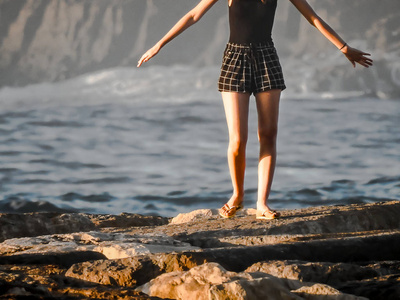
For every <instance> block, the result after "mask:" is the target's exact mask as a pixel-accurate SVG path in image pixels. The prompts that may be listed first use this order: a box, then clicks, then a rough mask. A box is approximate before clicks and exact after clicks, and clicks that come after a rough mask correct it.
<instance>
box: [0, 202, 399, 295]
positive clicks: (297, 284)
mask: <svg viewBox="0 0 400 300" xmlns="http://www.w3.org/2000/svg"><path fill="white" fill-rule="evenodd" d="M254 213H255V211H254V210H252V209H247V210H244V212H243V213H241V214H240V215H238V216H237V217H236V218H234V219H228V220H225V219H222V218H220V217H219V216H218V214H217V212H216V211H215V210H208V209H204V210H198V211H194V212H191V213H188V214H181V215H178V216H177V217H175V218H173V219H168V218H163V217H153V216H141V215H136V214H121V215H118V216H115V215H93V214H83V213H66V214H65V213H27V214H0V227H1V235H0V299H385V300H386V299H399V298H400V284H399V283H400V281H399V279H400V218H399V215H400V202H399V201H391V202H381V203H374V204H356V205H350V206H325V207H311V208H306V209H298V210H286V211H282V217H281V218H280V219H278V220H271V221H260V220H256V219H255V218H254Z"/></svg>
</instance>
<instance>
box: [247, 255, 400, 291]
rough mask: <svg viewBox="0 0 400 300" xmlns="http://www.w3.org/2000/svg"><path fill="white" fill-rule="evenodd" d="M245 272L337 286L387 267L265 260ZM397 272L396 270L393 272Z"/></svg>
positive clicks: (360, 278)
mask: <svg viewBox="0 0 400 300" xmlns="http://www.w3.org/2000/svg"><path fill="white" fill-rule="evenodd" d="M246 272H263V273H268V274H271V275H273V276H276V277H279V278H287V279H294V280H300V281H306V282H318V283H325V284H329V285H332V286H338V285H339V284H340V283H345V282H349V281H354V280H363V279H368V278H374V277H378V276H381V275H382V272H385V273H386V272H387V269H382V268H380V267H379V266H378V265H376V264H375V265H367V266H363V265H357V264H355V263H353V264H350V263H329V262H305V261H265V262H258V263H256V264H254V265H252V266H251V267H249V268H247V269H246ZM398 272H399V270H396V271H395V272H394V273H398Z"/></svg>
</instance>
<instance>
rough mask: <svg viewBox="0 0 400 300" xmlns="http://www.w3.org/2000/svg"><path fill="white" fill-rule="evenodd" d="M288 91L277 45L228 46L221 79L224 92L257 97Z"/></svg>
mask: <svg viewBox="0 0 400 300" xmlns="http://www.w3.org/2000/svg"><path fill="white" fill-rule="evenodd" d="M285 88H286V86H285V81H284V79H283V73H282V68H281V65H280V63H279V58H278V55H277V53H276V49H275V47H274V45H273V43H262V44H233V43H228V44H227V46H226V49H225V52H224V57H223V61H222V66H221V75H220V77H219V80H218V90H219V91H220V92H241V93H250V94H251V93H254V94H256V93H259V92H264V91H268V90H272V89H280V90H284V89H285Z"/></svg>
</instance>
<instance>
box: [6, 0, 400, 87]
mask: <svg viewBox="0 0 400 300" xmlns="http://www.w3.org/2000/svg"><path fill="white" fill-rule="evenodd" d="M197 2H198V0H176V1H173V4H171V1H168V0H157V1H155V0H113V1H103V0H100V1H95V0H89V1H77V0H70V1H60V0H3V1H1V2H0V53H1V56H0V86H4V85H8V86H20V85H25V84H28V83H34V82H40V81H57V80H62V79H65V78H71V77H74V76H76V75H79V74H82V73H87V72H92V71H95V70H99V69H104V68H113V67H117V66H132V67H134V66H135V65H136V61H137V60H138V58H139V57H140V55H141V54H142V53H143V51H145V50H146V49H147V48H148V47H150V46H151V45H153V44H154V43H155V42H156V41H157V40H158V39H159V38H160V37H161V36H162V35H163V34H164V33H165V32H166V31H167V30H168V29H169V28H170V27H171V26H172V25H173V24H174V23H175V22H176V21H177V20H178V19H179V18H180V17H181V16H182V15H183V14H185V13H186V12H187V11H188V10H190V9H191V8H192V7H194V6H195V5H196V3H197ZM310 3H311V4H312V5H313V7H314V8H315V10H316V11H317V12H318V13H319V14H320V15H321V16H322V17H323V18H324V19H325V20H326V21H327V22H328V23H329V24H331V26H332V27H333V28H335V29H336V30H337V31H338V32H339V33H340V34H341V35H342V36H343V37H344V39H345V40H347V41H348V42H349V43H350V44H352V45H354V46H359V47H361V48H363V49H366V50H367V51H370V52H372V53H373V56H374V59H375V62H376V63H375V67H374V69H373V71H371V72H368V73H365V72H364V73H363V72H361V73H359V74H358V75H359V76H358V77H361V78H362V79H361V81H362V83H360V82H359V81H360V79H357V80H351V79H350V81H349V78H350V76H349V75H348V74H347V73H348V69H349V65H348V63H347V62H346V60H345V59H344V57H340V58H339V56H337V50H336V48H335V47H334V46H332V45H330V43H329V42H328V41H326V40H325V39H324V38H323V37H321V36H320V35H319V33H317V31H316V30H315V29H314V28H312V27H311V26H309V24H308V23H307V22H306V21H305V19H303V18H302V17H301V16H300V14H299V13H298V12H297V11H296V10H295V8H294V7H293V5H291V4H290V2H289V1H282V0H281V1H279V4H278V12H277V17H276V23H275V27H274V38H275V42H276V44H277V47H278V51H279V53H280V55H281V58H283V59H284V61H285V63H284V67H286V69H287V70H288V72H287V73H288V76H289V77H290V76H292V75H293V76H296V74H292V73H293V72H295V71H292V69H298V68H299V66H300V69H301V70H302V72H304V70H303V69H304V68H305V69H306V70H308V69H307V68H308V67H309V66H310V65H311V66H312V67H313V68H315V71H313V72H312V74H311V75H310V76H311V78H310V79H311V80H312V79H316V80H317V84H316V86H311V87H312V89H313V90H316V91H319V90H322V91H326V90H330V89H335V88H337V87H339V88H341V89H344V90H354V89H358V90H360V89H361V90H364V91H366V92H371V93H378V94H379V93H383V94H384V95H385V94H389V95H390V94H397V93H398V90H399V89H400V64H399V63H398V61H399V60H398V58H399V48H400V47H399V44H400V42H399V39H398V38H397V35H398V34H399V29H398V28H399V26H398V25H399V24H398V20H399V18H400V10H399V3H398V2H397V1H392V0H383V1H379V5H378V4H377V3H376V1H373V0H364V1H350V2H349V1H345V0H324V1H316V0H310ZM371 8H373V9H371ZM227 36H228V23H227V7H226V3H225V1H224V0H221V1H219V2H218V3H217V4H216V5H215V7H213V9H212V10H210V11H209V12H208V13H207V14H206V15H205V16H204V18H203V19H202V20H201V21H200V23H199V24H197V25H196V26H195V27H193V28H190V29H189V30H188V31H187V32H185V33H184V34H183V35H182V36H180V37H179V38H177V40H176V41H174V43H173V44H171V45H168V46H167V47H166V48H165V50H163V53H162V55H159V56H158V57H156V58H155V59H154V60H153V62H152V64H164V65H165V64H167V65H168V64H193V65H197V66H204V65H219V63H220V60H221V53H222V51H223V48H224V45H225V43H226V41H227ZM396 59H397V61H396ZM327 62H328V63H327ZM321 73H324V74H327V75H326V76H324V79H323V81H321V80H320V79H319V78H320V77H321V76H320V75H321ZM331 81H335V82H336V83H332V82H331ZM337 82H339V84H337Z"/></svg>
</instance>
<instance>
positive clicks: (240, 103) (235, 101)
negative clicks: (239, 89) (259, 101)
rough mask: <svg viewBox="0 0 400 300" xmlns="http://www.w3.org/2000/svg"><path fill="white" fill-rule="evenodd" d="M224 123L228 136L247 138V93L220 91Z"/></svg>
mask: <svg viewBox="0 0 400 300" xmlns="http://www.w3.org/2000/svg"><path fill="white" fill-rule="evenodd" d="M221 95H222V100H223V102H224V109H225V116H226V123H227V125H228V131H229V137H230V138H240V139H246V138H247V130H248V118H249V98H250V94H248V93H235V92H222V93H221Z"/></svg>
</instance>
